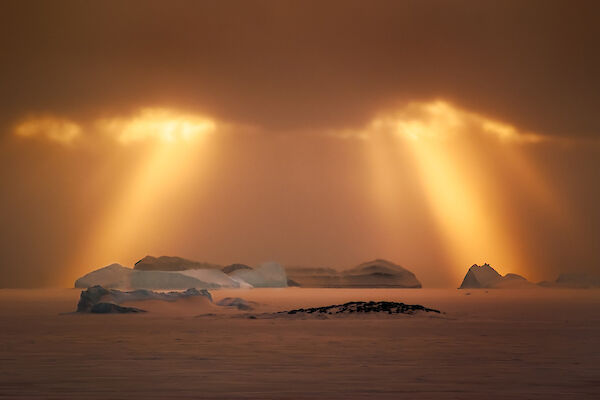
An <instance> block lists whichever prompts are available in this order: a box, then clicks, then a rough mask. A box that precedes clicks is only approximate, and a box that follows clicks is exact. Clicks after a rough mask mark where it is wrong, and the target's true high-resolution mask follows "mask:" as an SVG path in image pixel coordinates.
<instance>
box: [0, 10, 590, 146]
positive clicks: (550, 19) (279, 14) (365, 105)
mask: <svg viewBox="0 0 600 400" xmlns="http://www.w3.org/2000/svg"><path fill="white" fill-rule="evenodd" d="M0 7H1V8H2V12H1V13H0V15H1V17H0V48H1V49H2V54H3V57H2V59H3V62H2V64H1V66H0V87H2V93H3V96H2V98H1V99H0V106H1V108H2V111H1V113H2V115H3V119H4V121H5V122H7V121H10V120H11V119H12V118H13V117H14V116H16V115H19V114H20V113H23V112H28V111H31V110H33V111H40V110H42V111H53V112H56V113H64V114H70V115H73V114H80V115H86V114H87V113H96V112H98V111H99V110H100V111H105V110H108V109H115V110H123V108H131V107H135V106H139V105H147V104H160V105H164V104H167V105H171V106H173V105H175V106H183V107H192V108H198V109H202V110H205V111H208V112H210V113H212V114H214V115H215V116H217V117H220V118H221V119H225V120H230V121H236V122H244V123H252V124H257V125H261V126H264V127H268V128H270V129H273V130H280V129H301V130H310V129H311V128H317V127H341V126H345V127H348V126H356V125H357V124H362V123H364V122H365V121H366V120H368V119H369V118H371V116H372V115H373V113H374V112H376V111H377V110H378V109H380V108H381V107H384V106H389V105H390V104H392V103H395V102H402V101H406V100H419V99H421V100H426V99H431V98H434V97H442V98H444V99H447V100H450V101H453V102H455V103H457V104H459V105H461V106H464V107H467V108H469V109H472V110H476V111H478V112H480V113H483V114H486V115H490V116H493V117H496V118H498V119H501V120H506V121H509V122H511V123H514V124H516V125H517V126H519V127H521V128H523V129H526V130H532V131H538V132H543V133H547V134H556V135H567V136H570V135H588V136H591V135H597V134H598V133H599V132H600V120H599V119H598V118H597V117H596V115H595V114H596V107H597V105H598V104H599V103H600V78H599V77H598V73H597V71H599V70H600V55H599V52H598V51H597V43H596V42H597V38H598V37H600V25H599V24H598V23H597V15H598V11H599V9H600V6H598V2H595V1H575V2H572V1H564V2H560V1H502V2H482V1H453V2H449V1H374V2H364V1H305V2H291V1H270V2H269V1H203V2H200V1H169V2H165V1H103V2H81V1H55V2H44V1H41V2H38V1H15V2H6V1H5V2H2V5H1V6H0Z"/></svg>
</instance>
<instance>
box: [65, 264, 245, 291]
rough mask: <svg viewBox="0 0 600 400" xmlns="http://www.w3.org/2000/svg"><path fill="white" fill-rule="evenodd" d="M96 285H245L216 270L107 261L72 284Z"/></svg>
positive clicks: (199, 287) (187, 286)
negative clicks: (141, 266) (134, 265)
mask: <svg viewBox="0 0 600 400" xmlns="http://www.w3.org/2000/svg"><path fill="white" fill-rule="evenodd" d="M95 285H100V286H103V287H105V288H110V289H154V290H166V289H172V290H183V289H189V288H198V289H218V288H222V287H227V288H239V287H248V286H249V285H248V284H247V283H245V282H241V281H240V279H238V278H233V277H229V276H227V275H226V274H225V273H223V272H222V271H220V270H200V269H198V270H186V271H179V272H170V271H144V270H135V269H131V268H127V267H124V266H122V265H120V264H111V265H108V266H106V267H104V268H100V269H97V270H95V271H92V272H90V273H89V274H86V275H84V276H82V277H81V278H79V279H77V280H76V281H75V287H76V288H88V287H92V286H95Z"/></svg>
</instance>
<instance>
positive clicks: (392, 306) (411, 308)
mask: <svg viewBox="0 0 600 400" xmlns="http://www.w3.org/2000/svg"><path fill="white" fill-rule="evenodd" d="M419 311H423V312H433V313H438V314H439V313H440V311H439V310H436V309H433V308H427V307H424V306H422V305H420V304H404V303H397V302H395V301H350V302H348V303H344V304H334V305H331V306H323V307H312V308H298V309H295V310H289V311H281V312H279V313H278V314H331V315H333V314H353V313H357V314H359V313H387V314H415V313H416V312H419Z"/></svg>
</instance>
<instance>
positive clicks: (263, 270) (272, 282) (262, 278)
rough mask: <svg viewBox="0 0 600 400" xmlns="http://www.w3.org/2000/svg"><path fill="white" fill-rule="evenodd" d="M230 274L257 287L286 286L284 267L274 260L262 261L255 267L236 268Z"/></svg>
mask: <svg viewBox="0 0 600 400" xmlns="http://www.w3.org/2000/svg"><path fill="white" fill-rule="evenodd" d="M230 276H231V277H232V278H234V279H236V278H237V279H241V280H242V281H244V282H247V283H249V284H250V285H252V286H254V287H259V288H260V287H287V275H286V273H285V269H284V268H283V267H282V266H281V265H279V264H277V263H275V262H268V263H264V264H262V265H260V266H259V267H258V268H255V269H238V270H235V271H233V272H231V274H230Z"/></svg>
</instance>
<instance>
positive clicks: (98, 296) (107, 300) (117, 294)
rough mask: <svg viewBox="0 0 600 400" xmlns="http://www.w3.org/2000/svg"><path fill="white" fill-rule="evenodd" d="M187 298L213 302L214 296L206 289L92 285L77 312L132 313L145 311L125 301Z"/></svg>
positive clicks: (83, 296)
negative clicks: (130, 288)
mask: <svg viewBox="0 0 600 400" xmlns="http://www.w3.org/2000/svg"><path fill="white" fill-rule="evenodd" d="M185 298H203V299H205V300H206V301H207V302H209V303H212V296H211V295H210V293H209V292H208V291H207V290H205V289H202V290H198V289H188V290H186V291H183V292H169V293H160V292H153V291H151V290H143V289H142V290H134V291H131V292H122V291H120V290H116V289H106V288H104V287H102V286H100V285H95V286H92V287H90V288H88V289H86V290H84V291H82V292H81V295H80V297H79V302H78V303H77V312H81V313H87V312H91V313H98V314H107V313H130V312H134V313H135V312H144V310H141V309H139V308H135V307H126V306H122V305H121V304H123V303H129V302H143V301H145V300H160V301H166V302H174V301H177V300H179V299H185Z"/></svg>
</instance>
